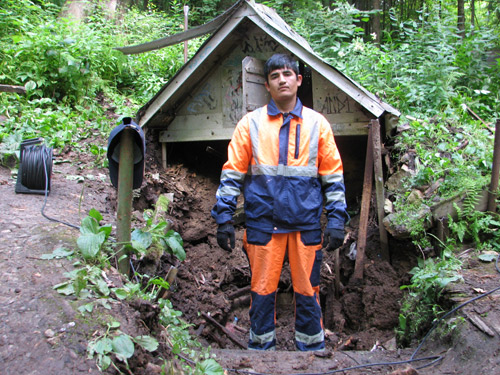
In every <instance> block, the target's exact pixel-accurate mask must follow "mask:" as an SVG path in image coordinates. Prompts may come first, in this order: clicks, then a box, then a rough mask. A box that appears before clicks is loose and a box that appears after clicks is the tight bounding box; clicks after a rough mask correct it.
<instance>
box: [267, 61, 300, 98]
mask: <svg viewBox="0 0 500 375" xmlns="http://www.w3.org/2000/svg"><path fill="white" fill-rule="evenodd" d="M301 84H302V76H301V75H300V74H299V75H298V76H297V75H296V74H295V72H294V71H293V70H292V69H290V68H283V69H275V70H273V71H272V72H271V73H269V75H268V77H267V82H266V83H265V85H266V89H267V91H269V93H270V94H271V97H272V98H273V99H274V100H275V101H276V102H282V101H286V100H291V99H295V97H296V96H297V90H298V88H299V86H300V85H301Z"/></svg>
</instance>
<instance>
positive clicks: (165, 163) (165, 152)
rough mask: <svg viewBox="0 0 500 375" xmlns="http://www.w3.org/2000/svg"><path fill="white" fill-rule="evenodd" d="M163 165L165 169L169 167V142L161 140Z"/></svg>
mask: <svg viewBox="0 0 500 375" xmlns="http://www.w3.org/2000/svg"><path fill="white" fill-rule="evenodd" d="M161 165H162V167H163V169H167V144H166V143H165V142H161Z"/></svg>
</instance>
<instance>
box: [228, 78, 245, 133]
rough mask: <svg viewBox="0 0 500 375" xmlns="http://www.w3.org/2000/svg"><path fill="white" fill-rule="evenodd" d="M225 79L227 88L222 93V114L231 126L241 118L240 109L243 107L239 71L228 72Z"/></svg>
mask: <svg viewBox="0 0 500 375" xmlns="http://www.w3.org/2000/svg"><path fill="white" fill-rule="evenodd" d="M227 79H228V81H227V88H226V90H225V93H224V112H225V113H224V114H225V115H226V116H227V117H228V119H229V121H230V122H231V124H236V123H237V122H238V121H239V120H240V118H241V107H242V106H243V94H242V91H243V84H242V81H241V71H236V70H229V71H228V74H227Z"/></svg>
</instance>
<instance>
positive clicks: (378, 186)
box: [371, 120, 390, 261]
mask: <svg viewBox="0 0 500 375" xmlns="http://www.w3.org/2000/svg"><path fill="white" fill-rule="evenodd" d="M371 124H372V139H373V170H374V173H375V190H376V196H377V213H378V229H379V234H380V250H381V255H382V259H384V260H387V261H389V260H390V259H389V241H388V239H387V231H386V230H385V227H384V200H385V197H384V173H383V171H382V143H381V141H380V123H379V122H378V120H371Z"/></svg>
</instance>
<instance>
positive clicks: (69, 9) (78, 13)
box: [59, 0, 92, 21]
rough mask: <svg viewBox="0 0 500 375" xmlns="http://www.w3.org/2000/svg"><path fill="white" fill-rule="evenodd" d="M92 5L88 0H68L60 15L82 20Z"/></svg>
mask: <svg viewBox="0 0 500 375" xmlns="http://www.w3.org/2000/svg"><path fill="white" fill-rule="evenodd" d="M91 6H92V3H91V2H90V1H88V0H66V1H65V2H64V5H63V7H62V9H61V13H60V14H59V16H60V17H63V18H72V19H74V20H75V21H82V20H83V19H84V18H85V16H86V14H87V11H88V10H89V9H90V8H91Z"/></svg>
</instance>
